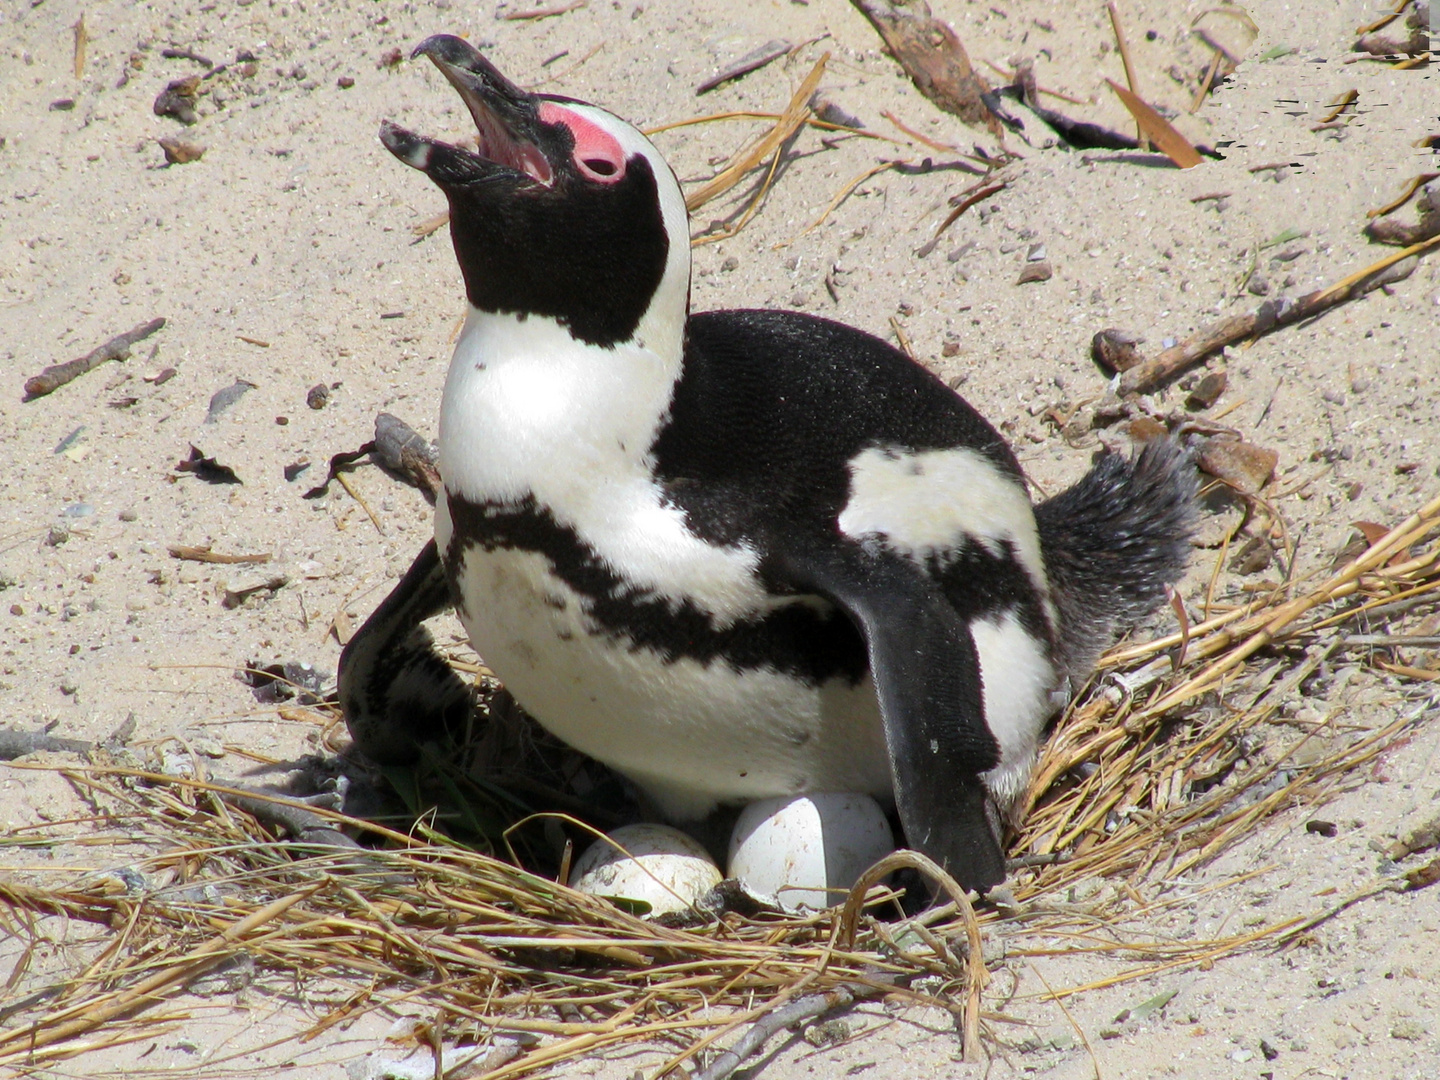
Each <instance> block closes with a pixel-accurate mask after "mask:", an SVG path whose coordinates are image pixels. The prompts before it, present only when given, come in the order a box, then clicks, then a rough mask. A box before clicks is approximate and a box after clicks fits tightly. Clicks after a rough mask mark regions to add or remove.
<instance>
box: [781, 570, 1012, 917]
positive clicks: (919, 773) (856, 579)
mask: <svg viewBox="0 0 1440 1080" xmlns="http://www.w3.org/2000/svg"><path fill="white" fill-rule="evenodd" d="M776 562H777V564H776V565H775V567H774V568H773V572H774V573H775V575H776V576H777V577H778V578H780V579H781V580H783V581H784V582H785V583H786V584H789V585H792V586H794V587H796V588H799V589H802V590H804V591H806V592H814V593H817V594H819V595H821V596H823V597H825V598H826V599H828V600H830V601H832V602H833V603H835V604H836V605H837V606H839V607H840V608H841V609H842V610H844V611H845V612H846V613H847V614H848V615H849V616H850V618H851V619H853V620H854V622H855V624H856V626H857V627H858V628H859V630H860V633H861V634H862V635H863V636H864V638H865V644H866V648H867V650H868V652H869V656H870V671H871V675H872V678H873V679H874V681H875V691H876V695H877V696H878V697H879V699H880V715H881V718H882V721H883V723H884V725H885V745H886V747H887V749H888V750H889V754H890V772H891V776H892V779H893V783H894V787H895V804H896V808H897V809H898V810H899V813H900V823H901V824H902V825H903V826H904V829H905V836H906V840H907V842H908V843H909V844H910V846H911V847H913V848H916V849H917V850H919V851H921V852H924V853H925V854H926V855H929V856H930V857H931V858H932V859H934V860H935V861H936V862H938V863H939V864H940V865H941V866H943V867H945V869H947V870H948V871H949V872H950V873H951V874H952V875H953V876H954V877H955V879H956V880H957V881H959V882H960V884H961V885H963V886H964V887H965V888H967V889H975V890H977V891H980V892H984V891H985V890H987V889H989V888H991V887H992V886H995V885H998V884H1000V882H1002V881H1004V880H1005V858H1004V854H1003V852H1002V851H1001V849H1000V840H999V835H998V821H997V819H996V817H995V815H994V814H993V812H992V810H991V809H990V805H989V796H988V794H987V792H986V789H985V785H984V783H983V781H982V780H981V779H980V774H981V773H983V772H985V771H986V770H988V769H991V768H993V767H994V766H995V765H996V764H997V763H998V762H999V760H1000V748H999V745H998V744H997V743H996V741H995V737H994V736H993V735H992V734H991V733H990V729H989V728H988V727H986V725H985V712H984V696H983V692H982V684H981V675H980V659H979V655H978V654H977V652H976V650H975V642H974V640H973V638H972V637H971V635H970V629H969V627H968V626H967V625H966V624H965V622H964V620H962V619H961V618H960V616H959V615H958V614H957V613H956V612H955V610H954V609H953V608H952V607H951V606H950V604H949V603H948V601H946V599H945V597H944V594H943V593H942V592H941V591H940V589H939V588H938V587H937V586H936V584H935V583H934V582H933V581H931V580H930V579H929V578H928V577H927V576H926V575H925V573H924V571H923V570H922V569H921V568H920V567H918V566H917V565H915V564H914V563H913V562H911V561H910V560H908V559H906V558H904V557H903V556H900V555H897V554H895V553H893V552H889V551H879V552H876V551H873V550H870V549H864V548H860V547H858V546H847V547H839V546H837V547H836V548H834V549H830V550H819V549H816V550H807V551H803V552H788V553H787V554H786V555H785V556H783V557H781V558H779V559H777V561H776Z"/></svg>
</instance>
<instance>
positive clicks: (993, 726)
mask: <svg viewBox="0 0 1440 1080" xmlns="http://www.w3.org/2000/svg"><path fill="white" fill-rule="evenodd" d="M970 635H971V637H972V638H973V639H974V641H975V651H976V652H977V653H979V654H980V678H981V682H982V684H983V686H984V695H985V721H986V724H987V725H988V726H989V728H990V732H991V734H993V735H994V736H995V740H996V741H997V742H998V743H999V744H1000V764H998V765H996V766H995V768H993V769H991V770H990V771H989V772H987V773H984V774H982V778H983V779H984V781H985V783H986V784H987V785H988V786H989V788H990V791H991V793H992V794H993V795H994V796H995V799H996V801H997V802H998V803H999V804H1000V805H1001V807H1002V808H1003V807H1008V805H1009V804H1010V803H1011V802H1013V801H1014V799H1015V797H1016V796H1018V795H1019V794H1020V791H1021V789H1023V788H1024V786H1025V784H1026V782H1027V781H1028V780H1029V779H1030V770H1031V767H1032V766H1033V764H1034V761H1035V747H1036V745H1037V744H1038V743H1039V740H1040V732H1041V730H1042V729H1043V728H1044V726H1045V721H1046V719H1047V718H1048V717H1049V716H1050V713H1051V712H1053V711H1054V708H1053V706H1052V705H1051V702H1050V691H1051V690H1052V689H1053V688H1054V686H1055V668H1054V667H1053V666H1052V665H1051V663H1050V660H1049V658H1048V657H1047V656H1046V652H1045V645H1044V642H1041V641H1037V640H1036V639H1035V636H1034V635H1033V634H1031V633H1030V632H1029V631H1028V630H1026V629H1025V627H1024V626H1022V625H1021V623H1020V617H1019V615H1018V614H1017V613H1016V612H1015V611H1014V610H1010V611H1006V612H1004V613H1003V614H1000V615H996V616H992V617H990V618H985V619H976V620H975V621H974V622H972V623H971V624H970Z"/></svg>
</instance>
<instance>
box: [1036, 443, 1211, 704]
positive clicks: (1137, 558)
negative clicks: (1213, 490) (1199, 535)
mask: <svg viewBox="0 0 1440 1080" xmlns="http://www.w3.org/2000/svg"><path fill="white" fill-rule="evenodd" d="M1194 502H1195V470H1194V467H1193V465H1192V464H1191V462H1190V458H1189V455H1188V454H1186V452H1185V451H1184V450H1183V449H1182V448H1181V447H1180V446H1178V445H1177V444H1175V443H1174V442H1171V441H1170V440H1169V439H1155V440H1152V441H1151V442H1150V443H1148V444H1147V445H1146V446H1145V448H1144V449H1143V450H1141V451H1140V453H1139V454H1138V455H1136V456H1135V457H1133V458H1130V459H1126V458H1124V457H1122V456H1121V455H1119V454H1107V455H1106V456H1105V457H1103V458H1101V459H1100V460H1099V461H1098V462H1097V463H1096V464H1095V467H1094V468H1092V469H1091V470H1090V472H1089V473H1087V474H1086V475H1085V476H1084V478H1083V479H1081V480H1080V482H1079V483H1077V484H1076V485H1075V486H1074V487H1072V488H1070V489H1068V490H1067V491H1063V492H1061V493H1060V494H1059V495H1056V496H1055V497H1054V498H1053V499H1049V500H1047V501H1045V502H1043V503H1041V504H1040V505H1039V506H1037V507H1036V508H1035V519H1036V524H1037V525H1038V526H1039V529H1040V547H1041V551H1042V552H1043V554H1044V557H1045V567H1046V571H1047V573H1048V575H1049V578H1050V586H1051V593H1052V596H1053V598H1054V600H1055V605H1056V608H1057V609H1058V612H1059V616H1060V633H1059V637H1060V654H1061V655H1060V659H1061V662H1062V663H1063V665H1064V667H1065V670H1066V673H1067V674H1068V675H1069V676H1070V677H1071V679H1072V680H1079V679H1082V678H1084V677H1085V676H1086V675H1087V674H1089V672H1090V669H1091V668H1092V667H1093V666H1094V663H1095V660H1096V658H1097V657H1098V656H1099V655H1100V653H1101V652H1102V651H1103V650H1104V649H1105V647H1106V646H1107V645H1108V644H1109V643H1110V640H1111V636H1112V635H1113V633H1114V631H1115V628H1116V627H1117V626H1118V625H1119V624H1121V623H1123V622H1127V621H1130V620H1134V619H1137V618H1139V617H1140V616H1142V615H1145V614H1147V613H1148V612H1150V611H1152V610H1153V609H1154V608H1155V607H1156V605H1158V604H1159V602H1160V601H1161V600H1162V599H1163V598H1164V596H1165V586H1166V585H1169V584H1171V583H1172V582H1174V581H1176V580H1178V579H1179V577H1180V576H1181V574H1183V573H1184V570H1185V564H1186V562H1187V561H1188V557H1189V552H1190V535H1191V532H1192V531H1193V528H1194Z"/></svg>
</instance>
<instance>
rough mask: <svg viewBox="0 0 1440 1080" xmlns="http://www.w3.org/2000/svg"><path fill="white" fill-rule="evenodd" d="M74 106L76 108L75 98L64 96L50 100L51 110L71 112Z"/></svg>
mask: <svg viewBox="0 0 1440 1080" xmlns="http://www.w3.org/2000/svg"><path fill="white" fill-rule="evenodd" d="M73 108H75V99H74V98H68V97H62V98H56V99H55V100H54V101H52V102H50V111H51V112H69V111H70V110H71V109H73Z"/></svg>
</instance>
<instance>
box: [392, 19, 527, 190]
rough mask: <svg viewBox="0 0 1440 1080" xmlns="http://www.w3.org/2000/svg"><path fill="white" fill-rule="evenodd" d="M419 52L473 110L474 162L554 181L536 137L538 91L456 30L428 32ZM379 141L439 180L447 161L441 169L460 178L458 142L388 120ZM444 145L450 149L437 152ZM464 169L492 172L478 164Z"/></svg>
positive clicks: (450, 177)
mask: <svg viewBox="0 0 1440 1080" xmlns="http://www.w3.org/2000/svg"><path fill="white" fill-rule="evenodd" d="M417 56H428V57H429V58H430V61H431V62H432V63H433V64H434V65H435V66H436V67H437V68H439V69H440V73H441V74H442V75H444V76H445V78H446V79H447V80H449V82H450V85H451V86H453V87H455V89H456V90H458V91H459V92H460V97H461V98H462V99H463V100H464V102H465V107H466V108H467V109H469V110H470V115H471V117H472V118H473V119H474V121H475V128H476V132H477V134H478V139H477V151H478V152H477V154H476V155H473V157H474V158H478V160H475V161H473V163H472V164H473V165H474V166H479V165H481V164H482V163H493V164H495V165H501V166H504V167H506V168H509V169H513V170H515V171H517V172H522V173H525V174H526V175H528V176H529V177H531V178H532V179H534V180H536V181H538V182H539V183H541V184H545V185H549V184H550V182H551V180H552V179H553V175H554V172H553V170H552V169H551V167H550V162H549V160H548V159H547V158H546V156H545V154H544V152H543V151H542V150H541V149H540V148H539V146H538V145H537V140H536V135H537V132H538V129H539V127H540V124H541V121H540V114H539V106H538V101H537V99H536V97H535V95H533V94H529V93H527V92H526V91H524V90H521V89H520V88H519V87H518V86H516V85H515V84H514V83H512V82H511V81H510V80H509V79H507V78H505V76H504V75H502V74H500V72H499V70H497V69H496V67H495V65H494V64H492V63H490V61H488V60H486V59H485V57H484V56H482V55H481V54H480V50H478V49H476V48H475V46H473V45H471V44H470V43H469V42H468V41H466V40H465V39H464V38H459V37H455V36H454V35H452V34H435V35H434V36H432V37H428V38H426V39H425V40H424V41H422V42H421V43H420V44H419V45H417V46H416V47H415V51H414V52H413V53H412V54H411V58H412V59H413V58H415V57H417ZM380 141H381V142H383V143H384V144H385V146H386V147H387V148H388V149H389V150H390V152H391V153H393V154H394V155H395V156H396V157H398V158H400V160H401V161H404V162H405V163H406V164H407V165H412V166H414V167H415V168H417V169H420V170H422V171H424V172H426V173H429V174H430V175H431V176H432V177H433V178H435V179H437V180H438V179H441V177H439V176H436V175H435V174H436V171H437V167H438V166H441V165H442V164H443V165H448V166H450V167H447V168H441V169H439V170H438V171H441V172H443V173H444V174H445V176H444V178H445V179H450V180H455V179H460V177H456V176H454V175H452V174H453V173H454V172H455V169H454V166H456V165H458V164H459V162H457V161H455V160H454V157H453V155H454V154H457V153H464V152H463V151H460V150H458V148H456V147H451V146H449V145H448V144H445V143H440V142H438V141H436V140H431V139H426V138H423V137H421V136H418V135H415V134H414V133H413V132H409V131H406V130H405V129H404V128H401V127H398V126H397V125H395V124H392V123H390V122H389V121H386V122H385V123H384V125H383V126H382V127H381V129H380ZM442 148H443V149H444V151H448V152H447V153H442V154H438V155H437V151H440V150H441V149H442ZM442 159H443V160H442ZM462 171H465V172H483V173H489V172H490V170H477V169H474V168H472V169H467V170H462ZM471 178H478V177H471Z"/></svg>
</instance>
